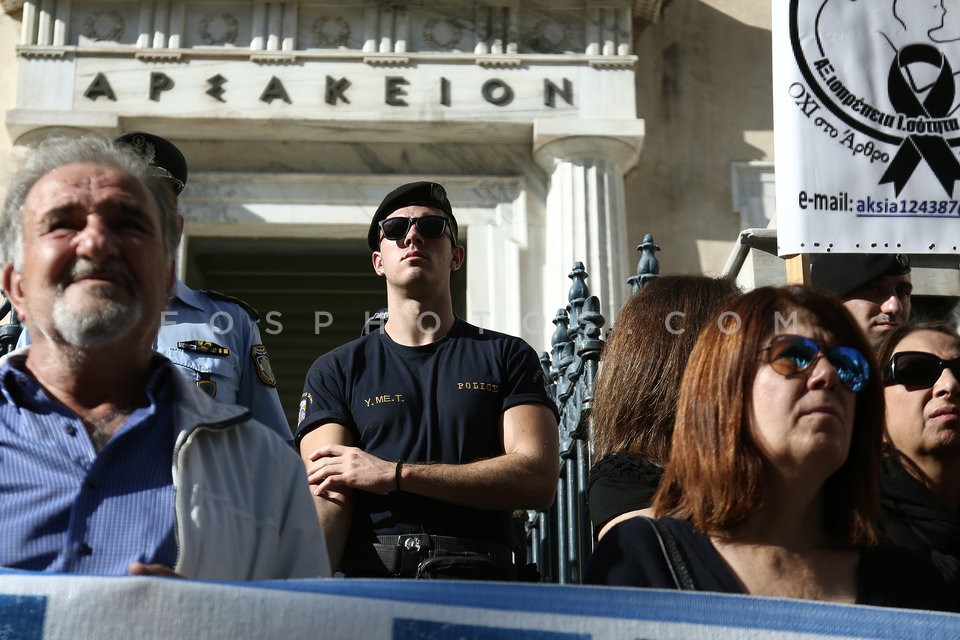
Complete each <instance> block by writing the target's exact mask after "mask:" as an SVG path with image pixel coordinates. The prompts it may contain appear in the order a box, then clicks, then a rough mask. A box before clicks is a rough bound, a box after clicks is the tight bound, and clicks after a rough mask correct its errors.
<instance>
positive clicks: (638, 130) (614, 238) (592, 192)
mask: <svg viewBox="0 0 960 640" xmlns="http://www.w3.org/2000/svg"><path fill="white" fill-rule="evenodd" d="M533 136H534V140H533V152H534V158H535V159H536V161H537V163H538V164H539V165H540V166H541V167H543V168H544V170H546V172H547V176H548V178H549V186H548V193H547V203H546V264H545V272H544V274H543V282H544V301H545V303H546V304H547V305H548V306H551V305H552V308H546V309H544V313H545V314H550V315H548V316H547V317H552V314H553V313H554V312H555V311H556V309H557V308H559V306H560V304H562V303H564V302H565V301H566V299H567V292H568V291H569V288H570V283H569V281H568V280H567V279H566V278H565V277H564V276H566V275H567V274H568V273H569V272H570V269H571V267H572V266H573V263H574V262H575V261H580V262H583V264H584V266H585V267H586V269H587V273H588V274H589V278H588V279H587V285H588V286H589V287H590V293H591V294H592V295H595V296H598V297H599V298H600V304H601V311H602V313H603V316H604V318H606V319H607V326H610V325H611V324H612V322H613V321H614V319H615V318H616V313H617V311H618V310H619V309H620V305H621V304H622V303H623V301H624V300H625V299H626V297H627V295H629V293H630V288H629V286H628V285H627V283H626V279H627V277H628V276H629V275H630V274H631V273H633V272H634V271H635V264H636V261H635V260H634V266H633V267H631V264H630V260H631V258H633V257H634V256H635V253H634V251H633V249H634V246H635V245H636V244H637V243H638V242H639V239H637V238H629V237H627V219H626V202H625V201H624V189H623V176H624V174H625V173H626V172H627V171H629V170H630V169H631V168H632V167H633V166H634V165H635V164H636V162H637V159H638V158H639V156H640V148H641V146H642V145H643V137H644V123H643V121H642V120H579V119H576V118H550V119H546V118H544V119H538V120H536V121H535V122H534V134H533Z"/></svg>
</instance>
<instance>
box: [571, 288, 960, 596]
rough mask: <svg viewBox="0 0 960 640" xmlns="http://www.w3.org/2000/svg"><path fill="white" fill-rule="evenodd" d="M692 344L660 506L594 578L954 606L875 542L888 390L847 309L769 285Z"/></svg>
mask: <svg viewBox="0 0 960 640" xmlns="http://www.w3.org/2000/svg"><path fill="white" fill-rule="evenodd" d="M721 318H722V321H721V322H719V323H711V324H709V325H707V327H706V328H705V329H704V330H703V331H702V332H701V333H700V336H699V338H698V340H697V343H696V346H695V347H694V349H693V352H692V353H691V355H690V360H689V363H688V365H687V369H686V371H685V373H684V376H683V381H682V383H681V388H680V398H679V402H678V408H677V419H676V424H675V427H674V434H673V442H672V449H671V454H670V458H669V461H668V462H667V466H666V469H665V471H664V476H663V480H662V483H661V485H660V489H659V490H658V492H657V494H656V496H655V498H654V504H653V509H654V512H655V514H656V515H657V516H658V517H657V518H656V519H647V518H634V519H631V520H628V521H625V522H623V523H621V524H619V525H617V526H615V527H614V528H613V529H612V530H611V531H610V532H609V533H608V534H607V535H606V536H605V537H604V538H603V540H601V541H600V542H599V543H598V545H597V547H596V550H595V552H594V555H593V558H592V559H591V562H590V565H589V567H588V571H587V581H588V582H592V583H599V584H613V585H622V586H640V587H652V588H676V589H693V590H700V591H719V592H726V593H742V594H753V595H761V596H774V597H785V598H802V599H813V600H827V601H834V602H846V603H859V604H870V605H881V606H895V607H904V608H919V609H948V610H949V609H953V603H952V602H949V601H948V600H947V599H946V597H945V589H944V585H943V581H942V580H941V579H940V576H939V575H938V574H937V572H936V571H935V570H934V568H933V566H932V565H931V564H930V563H929V561H927V560H926V559H925V558H923V557H922V556H921V555H919V554H916V553H913V552H910V551H908V550H906V549H902V548H899V547H894V546H892V545H890V544H884V543H881V532H880V527H879V514H880V505H879V467H880V456H881V441H882V432H883V392H882V387H881V382H880V377H879V375H878V373H877V372H878V369H877V366H876V364H875V360H874V356H873V353H872V350H871V348H870V344H869V343H868V342H867V339H866V337H865V336H864V335H863V333H862V332H861V330H860V328H859V327H858V326H857V324H856V322H855V321H854V319H853V318H852V316H850V314H849V313H848V312H847V311H846V310H845V309H844V307H843V304H842V302H841V301H840V300H839V299H838V298H836V297H834V296H833V295H832V294H829V293H827V292H824V291H821V290H817V289H813V288H807V287H796V286H793V287H782V288H772V287H763V288H760V289H755V290H753V291H751V292H749V293H747V294H746V295H744V296H742V297H740V298H738V299H736V300H733V301H732V302H731V304H730V306H729V309H728V310H727V311H726V312H725V313H724V314H722V316H721Z"/></svg>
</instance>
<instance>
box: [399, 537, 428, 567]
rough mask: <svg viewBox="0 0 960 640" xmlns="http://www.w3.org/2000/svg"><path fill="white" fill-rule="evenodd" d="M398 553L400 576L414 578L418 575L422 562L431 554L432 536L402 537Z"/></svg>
mask: <svg viewBox="0 0 960 640" xmlns="http://www.w3.org/2000/svg"><path fill="white" fill-rule="evenodd" d="M397 551H398V553H399V554H400V572H399V575H401V576H409V577H413V576H415V575H417V568H418V567H419V566H420V562H421V561H422V560H423V559H424V558H426V557H427V555H428V554H429V553H430V536H429V535H427V534H426V533H415V534H410V535H401V536H400V537H399V539H398V540H397Z"/></svg>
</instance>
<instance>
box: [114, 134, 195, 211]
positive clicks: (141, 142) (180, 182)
mask: <svg viewBox="0 0 960 640" xmlns="http://www.w3.org/2000/svg"><path fill="white" fill-rule="evenodd" d="M113 141H114V142H115V143H117V144H122V145H126V146H128V147H130V148H132V149H133V150H134V151H136V152H137V154H138V155H140V156H142V157H143V158H145V159H146V161H147V162H149V163H150V165H151V166H153V167H156V168H158V169H161V175H162V176H163V177H164V178H166V179H167V181H168V183H169V184H170V186H171V187H172V188H173V190H174V191H175V192H176V193H177V195H180V192H181V191H183V188H184V187H185V186H186V184H187V160H186V158H184V157H183V154H182V153H181V152H180V149H177V147H176V145H174V144H173V143H172V142H170V141H169V140H167V139H166V138H161V137H160V136H155V135H153V134H152V133H145V132H143V131H128V132H127V133H124V134H122V135H120V136H118V137H116V138H114V139H113Z"/></svg>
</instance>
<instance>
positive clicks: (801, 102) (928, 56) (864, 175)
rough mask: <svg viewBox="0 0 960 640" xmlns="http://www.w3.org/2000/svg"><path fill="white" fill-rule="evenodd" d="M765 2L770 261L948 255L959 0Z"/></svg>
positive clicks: (954, 229) (957, 134) (958, 101)
mask: <svg viewBox="0 0 960 640" xmlns="http://www.w3.org/2000/svg"><path fill="white" fill-rule="evenodd" d="M771 1H772V3H773V5H772V6H773V81H774V82H773V89H774V123H775V127H774V131H775V143H776V158H777V177H776V191H777V236H778V242H779V247H778V252H779V254H780V255H789V254H795V253H824V252H828V251H829V252H837V253H883V252H889V253H960V187H958V182H960V160H958V150H960V90H958V86H957V85H958V81H960V78H958V74H960V2H957V1H956V0H884V1H880V0H876V1H866V0H859V1H858V0H803V1H802V2H801V1H800V0H771Z"/></svg>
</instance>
